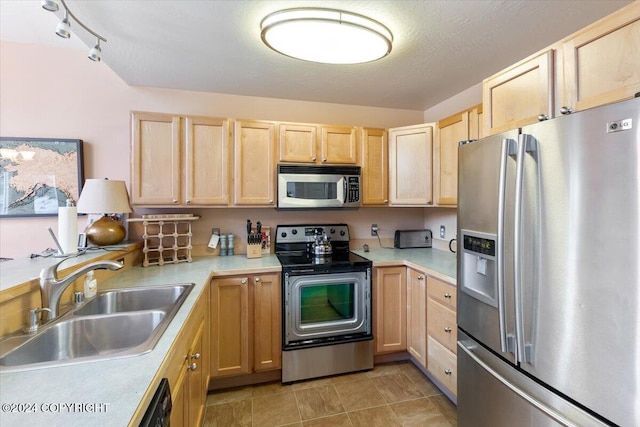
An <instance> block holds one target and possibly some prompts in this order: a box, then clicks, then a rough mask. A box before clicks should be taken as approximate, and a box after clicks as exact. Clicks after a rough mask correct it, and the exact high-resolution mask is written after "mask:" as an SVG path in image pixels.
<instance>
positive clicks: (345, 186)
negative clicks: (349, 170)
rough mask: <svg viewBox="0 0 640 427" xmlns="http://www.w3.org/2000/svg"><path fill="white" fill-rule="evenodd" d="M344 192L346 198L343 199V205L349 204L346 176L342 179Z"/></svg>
mask: <svg viewBox="0 0 640 427" xmlns="http://www.w3.org/2000/svg"><path fill="white" fill-rule="evenodd" d="M342 191H343V193H344V194H343V196H344V197H343V199H344V200H343V201H342V203H343V204H345V203H347V177H346V176H343V177H342Z"/></svg>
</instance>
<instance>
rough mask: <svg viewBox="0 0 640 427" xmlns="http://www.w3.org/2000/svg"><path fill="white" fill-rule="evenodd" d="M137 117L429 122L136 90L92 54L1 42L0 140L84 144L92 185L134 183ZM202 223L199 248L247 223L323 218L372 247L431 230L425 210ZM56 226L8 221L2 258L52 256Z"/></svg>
mask: <svg viewBox="0 0 640 427" xmlns="http://www.w3.org/2000/svg"><path fill="white" fill-rule="evenodd" d="M131 110H141V111H157V112H167V113H176V114H192V115H206V116H213V117H232V118H248V119H264V120H286V121H298V122H315V123H327V124H337V125H341V124H344V125H357V126H371V127H382V128H389V127H395V126H404V125H410V124H417V123H421V122H422V121H423V112H422V111H413V110H395V109H386V108H373V107H360V106H352V105H339V104H328V103H318V102H305V101H289V100H282V99H271V98H257V97H246V96H236V95H225V94H214V93H204V92H191V91H178V90H169V89H159V88H144V87H131V86H128V85H127V84H125V83H124V82H123V81H122V80H121V79H120V78H119V77H118V76H117V75H116V74H115V73H113V72H112V71H111V70H110V69H109V67H108V66H107V65H106V64H105V63H97V64H96V63H94V62H92V61H90V60H88V59H87V57H86V51H85V50H84V49H66V48H57V47H51V46H40V45H31V44H21V43H10V42H0V136H13V137H25V136H28V137H37V138H69V139H82V140H83V141H84V143H85V145H84V149H85V156H84V157H85V159H84V160H85V178H100V177H108V178H110V179H119V180H124V181H126V182H127V183H128V182H129V162H130V154H129V153H130V148H129V147H130V131H129V126H130V122H129V120H130V119H129V112H130V111H131ZM198 213H199V214H200V215H202V219H201V220H200V221H198V226H197V230H198V231H199V232H198V234H197V236H196V237H195V238H194V240H195V243H203V242H206V241H207V240H208V237H209V235H208V234H209V233H210V230H209V229H210V228H211V227H220V228H223V229H228V230H229V232H234V233H240V232H241V231H242V226H241V225H240V223H241V222H243V221H245V220H246V218H251V219H253V220H254V222H255V221H256V220H258V219H261V218H263V221H262V222H263V223H265V224H267V223H270V225H274V226H275V225H276V224H277V223H293V222H302V221H306V220H315V219H316V218H317V219H318V220H323V221H327V222H328V221H331V222H334V221H335V222H340V221H344V222H347V223H349V224H350V225H351V226H352V234H353V235H354V237H356V238H368V237H369V226H370V222H372V221H373V222H377V223H378V224H379V226H380V232H381V235H382V236H383V237H390V236H391V235H392V234H393V230H394V229H395V228H412V227H413V228H422V226H423V220H424V218H423V214H424V210H423V209H360V210H358V211H355V212H333V213H329V214H324V215H318V214H311V215H310V216H309V215H308V214H307V215H302V214H297V213H296V214H294V213H284V212H276V211H275V210H272V209H268V210H267V209H255V210H250V209H242V210H237V209H234V210H231V209H211V210H205V209H201V210H200V211H199V212H198ZM233 217H235V218H236V219H232V218H233ZM238 217H242V218H238ZM245 217H246V218H245ZM307 217H309V219H307ZM238 221H239V223H238V224H236V222H238ZM81 222H82V221H81ZM48 226H50V227H52V228H53V229H54V230H55V229H56V227H57V219H56V218H55V217H51V218H24V219H22V218H3V219H2V220H0V257H11V258H16V257H24V256H28V255H29V254H30V253H32V252H40V251H42V250H44V249H45V248H47V247H50V246H52V242H51V239H50V237H49V235H48V233H47V231H46V228H47V227H48Z"/></svg>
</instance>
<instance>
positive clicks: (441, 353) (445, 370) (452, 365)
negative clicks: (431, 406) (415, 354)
mask: <svg viewBox="0 0 640 427" xmlns="http://www.w3.org/2000/svg"><path fill="white" fill-rule="evenodd" d="M427 354H428V358H427V369H428V370H429V372H431V373H432V374H433V376H434V377H436V378H437V379H438V381H440V383H441V384H442V385H444V386H445V387H446V388H448V389H449V391H450V392H451V393H453V395H454V396H457V395H458V384H457V382H458V367H457V361H456V355H455V354H453V353H451V352H450V351H449V350H447V349H446V348H445V347H444V346H443V345H442V344H440V343H439V342H438V341H436V340H434V339H433V338H432V337H428V341H427Z"/></svg>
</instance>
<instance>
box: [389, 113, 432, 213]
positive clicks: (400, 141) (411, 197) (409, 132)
mask: <svg viewBox="0 0 640 427" xmlns="http://www.w3.org/2000/svg"><path fill="white" fill-rule="evenodd" d="M433 129H434V126H433V125H431V124H428V125H420V126H411V127H407V128H396V129H390V130H389V200H390V204H391V205H396V206H427V205H430V204H431V203H432V197H431V179H432V178H431V175H432V164H431V159H432V144H433Z"/></svg>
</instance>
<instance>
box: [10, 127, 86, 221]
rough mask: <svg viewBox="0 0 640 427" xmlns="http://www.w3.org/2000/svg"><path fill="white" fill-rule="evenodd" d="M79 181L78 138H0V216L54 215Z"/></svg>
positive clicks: (73, 195) (81, 179)
mask: <svg viewBox="0 0 640 427" xmlns="http://www.w3.org/2000/svg"><path fill="white" fill-rule="evenodd" d="M83 183H84V162H83V155H82V140H80V139H42V138H7V137H2V138H0V217H29V216H57V215H58V206H66V204H67V199H71V200H73V201H74V203H78V198H79V197H80V191H81V190H82V184H83Z"/></svg>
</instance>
